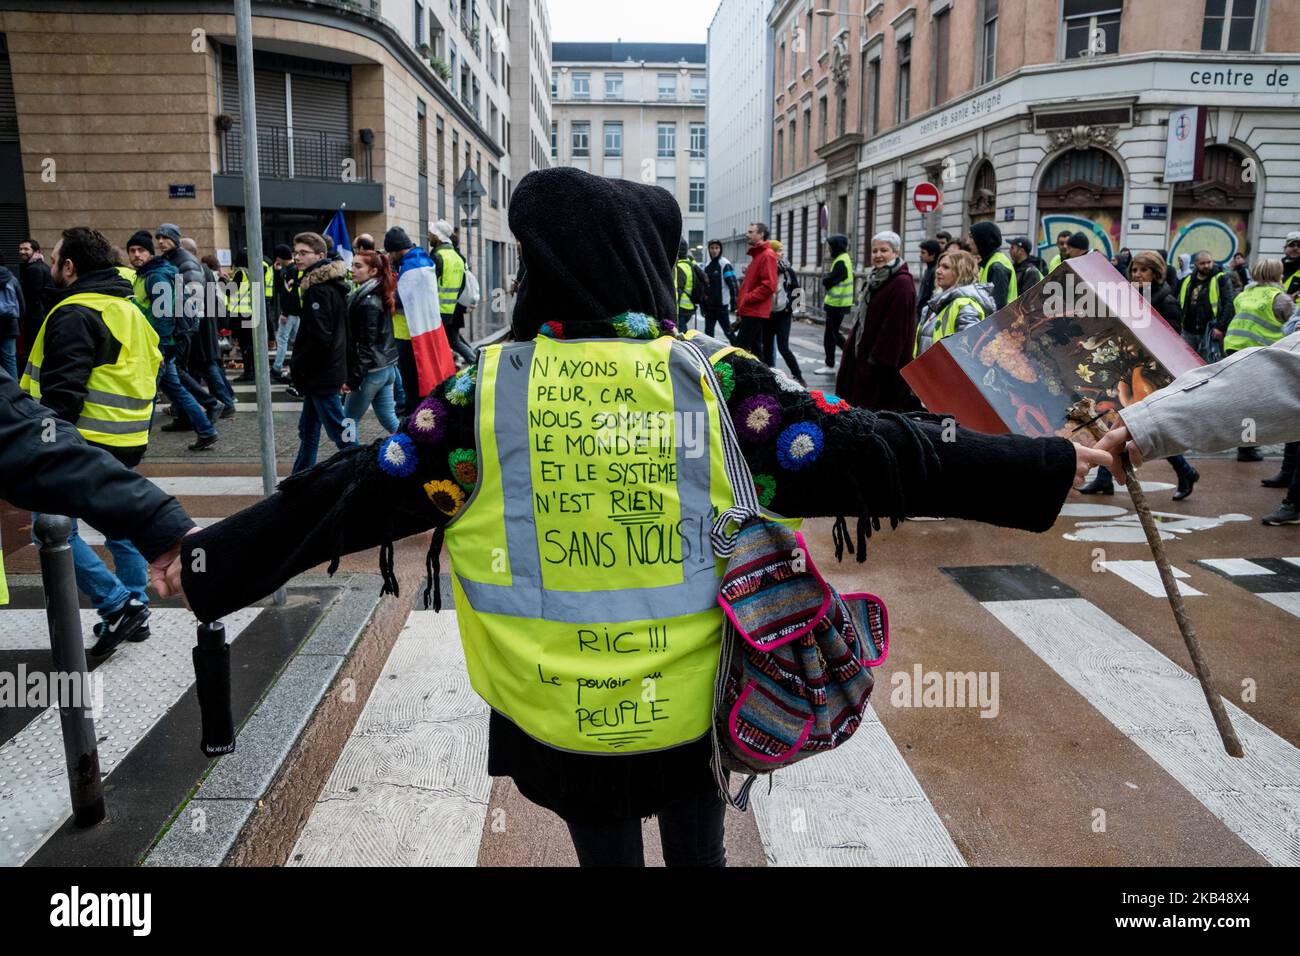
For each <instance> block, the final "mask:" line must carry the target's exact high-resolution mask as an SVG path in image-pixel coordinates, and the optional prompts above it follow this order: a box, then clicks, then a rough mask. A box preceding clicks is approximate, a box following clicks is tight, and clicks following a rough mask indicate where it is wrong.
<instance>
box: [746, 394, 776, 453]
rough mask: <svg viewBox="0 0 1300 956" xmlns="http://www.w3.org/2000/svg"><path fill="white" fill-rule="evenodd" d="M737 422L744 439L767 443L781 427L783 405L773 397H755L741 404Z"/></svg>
mask: <svg viewBox="0 0 1300 956" xmlns="http://www.w3.org/2000/svg"><path fill="white" fill-rule="evenodd" d="M735 422H736V430H737V431H738V432H740V437H741V438H742V439H746V440H748V441H752V442H764V441H767V440H768V439H769V438H771V437H772V436H773V435H775V434H776V432H777V430H778V429H779V428H780V427H781V403H780V402H778V401H777V400H776V399H775V398H773V397H772V396H771V395H753V396H751V397H749V398H747V399H745V400H744V401H743V402H741V403H740V407H739V408H737V409H736V414H735Z"/></svg>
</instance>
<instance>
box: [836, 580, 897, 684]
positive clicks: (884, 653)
mask: <svg viewBox="0 0 1300 956" xmlns="http://www.w3.org/2000/svg"><path fill="white" fill-rule="evenodd" d="M840 599H841V600H843V601H845V602H848V601H861V600H863V599H869V600H872V601H875V602H876V604H878V605H880V624H881V627H882V628H883V629H884V632H885V633H884V644H883V646H882V647H881V648H880V658H879V659H878V660H875V661H858V663H859V664H861V665H862V666H863V667H879V666H880V665H881V664H883V663H885V660H886V658H888V657H889V608H887V607H886V606H885V602H884V601H882V600H881V599H880V598H878V597H877V596H876V595H874V594H868V593H867V592H866V591H854V592H853V593H852V594H841V595H840ZM863 643H866V642H865V641H864V642H863Z"/></svg>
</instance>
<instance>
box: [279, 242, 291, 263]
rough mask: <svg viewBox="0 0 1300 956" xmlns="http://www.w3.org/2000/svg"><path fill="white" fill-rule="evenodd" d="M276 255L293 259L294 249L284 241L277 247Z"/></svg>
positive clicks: (280, 257)
mask: <svg viewBox="0 0 1300 956" xmlns="http://www.w3.org/2000/svg"><path fill="white" fill-rule="evenodd" d="M275 257H276V258H277V259H292V258H293V249H292V248H291V247H289V246H288V245H286V244H285V243H283V242H282V243H280V244H279V245H278V246H276V247H275Z"/></svg>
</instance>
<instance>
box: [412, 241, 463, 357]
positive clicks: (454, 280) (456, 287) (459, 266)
mask: <svg viewBox="0 0 1300 956" xmlns="http://www.w3.org/2000/svg"><path fill="white" fill-rule="evenodd" d="M433 254H434V256H435V257H437V259H438V260H439V261H440V262H441V263H442V275H441V276H439V278H438V311H439V312H441V313H442V314H443V315H451V314H453V313H454V312H455V311H456V300H457V299H459V298H460V290H461V286H463V285H464V284H465V260H464V259H462V258H461V257H460V253H459V252H457V251H456V250H455V249H453V248H452V247H451V246H450V245H442V246H439V247H438V248H437V249H435V250H433ZM402 324H403V325H405V324H406V316H402ZM407 338H410V331H409V330H408V331H407Z"/></svg>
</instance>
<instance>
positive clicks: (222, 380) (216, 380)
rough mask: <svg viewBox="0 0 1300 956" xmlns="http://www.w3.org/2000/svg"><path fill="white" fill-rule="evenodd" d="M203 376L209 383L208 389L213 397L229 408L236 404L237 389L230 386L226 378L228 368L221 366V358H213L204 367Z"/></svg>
mask: <svg viewBox="0 0 1300 956" xmlns="http://www.w3.org/2000/svg"><path fill="white" fill-rule="evenodd" d="M203 378H204V379H205V380H206V381H207V383H208V391H209V392H211V393H212V397H213V398H215V399H216V400H217V401H219V402H221V404H223V405H225V406H226V407H227V408H234V406H235V390H234V389H233V388H231V387H230V382H229V380H228V379H227V378H226V370H225V369H223V368H222V367H221V360H220V359H213V360H212V362H211V363H210V364H209V365H208V366H207V367H206V368H204V369H203Z"/></svg>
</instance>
